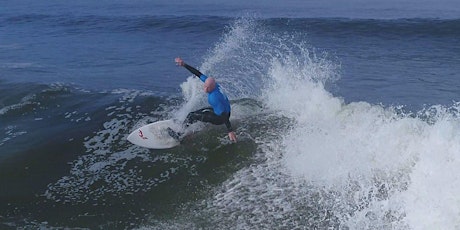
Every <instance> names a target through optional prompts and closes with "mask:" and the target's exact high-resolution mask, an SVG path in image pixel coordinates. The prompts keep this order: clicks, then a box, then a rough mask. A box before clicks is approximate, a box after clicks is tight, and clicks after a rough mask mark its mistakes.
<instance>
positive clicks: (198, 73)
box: [175, 57, 203, 77]
mask: <svg viewBox="0 0 460 230" xmlns="http://www.w3.org/2000/svg"><path fill="white" fill-rule="evenodd" d="M175 61H176V64H177V65H178V66H183V67H185V68H186V69H187V70H188V71H190V72H191V73H193V74H195V75H196V76H197V77H201V75H203V74H202V73H201V72H200V71H199V70H197V69H195V68H193V67H192V66H189V65H187V63H185V62H184V60H182V58H179V57H178V58H176V59H175Z"/></svg>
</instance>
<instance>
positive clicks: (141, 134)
mask: <svg viewBox="0 0 460 230" xmlns="http://www.w3.org/2000/svg"><path fill="white" fill-rule="evenodd" d="M139 137H140V138H142V139H144V140H146V139H148V138H147V137H145V136H144V134H143V133H142V130H140V129H139Z"/></svg>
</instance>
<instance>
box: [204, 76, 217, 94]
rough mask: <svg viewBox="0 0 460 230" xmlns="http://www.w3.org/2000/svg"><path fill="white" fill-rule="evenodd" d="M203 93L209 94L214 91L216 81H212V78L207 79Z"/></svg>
mask: <svg viewBox="0 0 460 230" xmlns="http://www.w3.org/2000/svg"><path fill="white" fill-rule="evenodd" d="M203 87H204V91H205V92H206V93H209V92H211V91H213V90H214V88H216V81H215V80H214V78H212V77H209V78H207V79H206V81H205V82H204V86H203Z"/></svg>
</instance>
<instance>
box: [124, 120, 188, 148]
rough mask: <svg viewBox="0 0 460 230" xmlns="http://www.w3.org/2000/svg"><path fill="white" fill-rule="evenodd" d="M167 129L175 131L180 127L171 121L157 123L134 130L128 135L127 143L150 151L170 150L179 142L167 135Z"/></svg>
mask: <svg viewBox="0 0 460 230" xmlns="http://www.w3.org/2000/svg"><path fill="white" fill-rule="evenodd" d="M168 127H169V128H171V129H173V130H175V131H177V130H180V129H181V127H180V125H179V124H177V123H175V122H174V121H173V120H164V121H157V122H154V123H151V124H148V125H144V126H142V127H140V128H137V129H136V130H134V131H133V132H132V133H131V134H129V136H128V141H130V142H131V143H133V144H135V145H139V146H142V147H145V148H150V149H168V148H172V147H174V146H177V145H179V144H180V142H179V141H177V140H176V139H174V138H173V137H171V136H170V135H169V133H168V130H167V128H168Z"/></svg>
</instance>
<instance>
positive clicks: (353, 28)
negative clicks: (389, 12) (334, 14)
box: [0, 14, 460, 36]
mask: <svg viewBox="0 0 460 230" xmlns="http://www.w3.org/2000/svg"><path fill="white" fill-rule="evenodd" d="M232 20H234V18H230V17H222V16H206V15H201V16H181V17H174V16H152V15H144V16H96V15H83V16H75V15H46V14H25V15H17V16H12V17H6V18H3V19H2V18H1V17H0V26H1V25H2V24H35V23H45V24H48V25H49V26H53V27H54V26H59V27H63V28H75V29H82V32H92V31H94V30H108V31H121V32H126V31H138V30H140V31H144V30H152V29H153V30H161V31H170V32H172V31H175V30H178V31H183V32H193V31H201V32H203V31H219V30H222V29H223V28H225V27H226V25H228V23H229V22H231V21H232ZM258 21H261V22H262V23H266V24H269V25H271V26H274V27H275V28H276V27H279V28H280V30H281V29H283V30H284V29H287V28H292V29H294V30H296V31H305V32H318V33H326V34H327V33H331V34H334V35H335V36H340V35H342V34H344V33H351V32H352V33H353V34H355V35H356V34H357V35H360V34H361V35H376V34H381V35H382V36H409V35H420V36H459V35H460V19H426V18H423V19H422V18H408V19H349V18H268V19H262V18H260V19H258Z"/></svg>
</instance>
